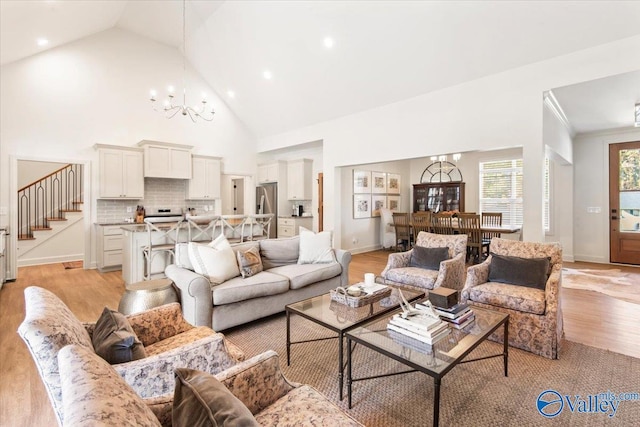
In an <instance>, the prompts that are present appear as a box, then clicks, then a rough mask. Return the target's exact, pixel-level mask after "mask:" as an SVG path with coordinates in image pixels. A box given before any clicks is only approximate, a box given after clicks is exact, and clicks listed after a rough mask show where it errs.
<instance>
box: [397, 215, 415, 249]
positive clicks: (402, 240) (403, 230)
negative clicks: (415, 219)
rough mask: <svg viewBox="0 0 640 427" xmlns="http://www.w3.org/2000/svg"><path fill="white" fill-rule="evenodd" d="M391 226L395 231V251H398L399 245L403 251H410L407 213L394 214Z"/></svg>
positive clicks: (409, 229)
mask: <svg viewBox="0 0 640 427" xmlns="http://www.w3.org/2000/svg"><path fill="white" fill-rule="evenodd" d="M393 226H394V227H395V229H396V251H398V250H400V249H399V248H400V245H402V248H403V250H408V249H410V248H411V241H412V240H413V239H412V238H411V225H410V224H409V214H408V213H407V212H394V213H393Z"/></svg>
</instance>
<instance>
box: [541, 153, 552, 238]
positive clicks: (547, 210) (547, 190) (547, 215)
mask: <svg viewBox="0 0 640 427" xmlns="http://www.w3.org/2000/svg"><path fill="white" fill-rule="evenodd" d="M550 166H551V162H550V161H549V158H548V157H545V158H544V212H543V215H544V216H543V220H544V232H545V233H551V167H550Z"/></svg>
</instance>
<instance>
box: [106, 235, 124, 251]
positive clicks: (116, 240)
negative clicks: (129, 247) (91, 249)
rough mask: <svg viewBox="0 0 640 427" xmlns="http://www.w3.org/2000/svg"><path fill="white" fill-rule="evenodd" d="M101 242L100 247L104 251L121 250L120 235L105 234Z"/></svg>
mask: <svg viewBox="0 0 640 427" xmlns="http://www.w3.org/2000/svg"><path fill="white" fill-rule="evenodd" d="M102 242H103V243H102V249H103V250H105V251H122V235H119V236H109V235H106V236H104V239H103V241H102Z"/></svg>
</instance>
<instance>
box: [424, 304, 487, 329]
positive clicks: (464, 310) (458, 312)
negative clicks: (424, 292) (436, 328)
mask: <svg viewBox="0 0 640 427" xmlns="http://www.w3.org/2000/svg"><path fill="white" fill-rule="evenodd" d="M416 308H421V304H420V303H417V304H416ZM433 311H435V312H436V313H438V315H439V316H440V318H441V319H442V320H443V321H445V322H447V323H449V324H450V325H451V326H453V327H454V328H456V329H463V328H465V327H467V326H468V325H470V324H471V323H473V321H474V319H475V318H476V315H475V313H474V312H473V310H471V307H469V306H468V305H467V304H466V303H463V304H456V305H454V306H452V307H450V308H444V307H435V306H434V307H433Z"/></svg>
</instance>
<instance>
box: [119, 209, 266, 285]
mask: <svg viewBox="0 0 640 427" xmlns="http://www.w3.org/2000/svg"><path fill="white" fill-rule="evenodd" d="M272 217H273V215H271V216H269V215H217V216H199V217H190V216H187V220H185V221H182V223H181V224H180V228H179V230H178V241H179V242H181V243H187V242H189V241H190V240H194V241H198V242H203V243H206V242H210V241H211V240H213V239H214V238H216V237H218V236H219V235H220V234H221V233H223V232H224V234H225V236H226V237H227V239H228V240H229V241H230V242H231V243H234V242H241V241H247V240H257V239H260V238H265V235H268V231H266V230H267V229H268V227H269V224H268V222H269V221H270V220H271V218H272ZM265 221H266V222H265ZM209 224H210V225H211V226H210V227H207V226H208V225H209ZM175 225H176V222H165V223H156V224H155V226H156V227H157V228H158V229H159V230H161V231H151V232H149V230H148V229H147V225H146V224H128V225H123V226H121V227H120V228H121V229H122V234H123V239H122V279H123V280H124V282H125V283H126V284H130V283H136V282H140V281H142V280H144V276H145V257H144V252H143V249H144V248H145V247H146V246H147V245H148V244H149V238H150V237H151V239H152V240H153V243H154V244H159V243H171V239H170V238H169V237H167V236H165V235H164V231H165V230H168V229H170V228H172V227H173V226H175ZM174 236H175V234H174ZM172 262H173V260H172V257H171V255H170V254H168V253H166V254H163V253H159V254H157V255H156V256H154V257H153V263H152V264H151V277H152V278H161V277H164V269H165V267H166V266H167V265H169V264H171V263H172Z"/></svg>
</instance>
